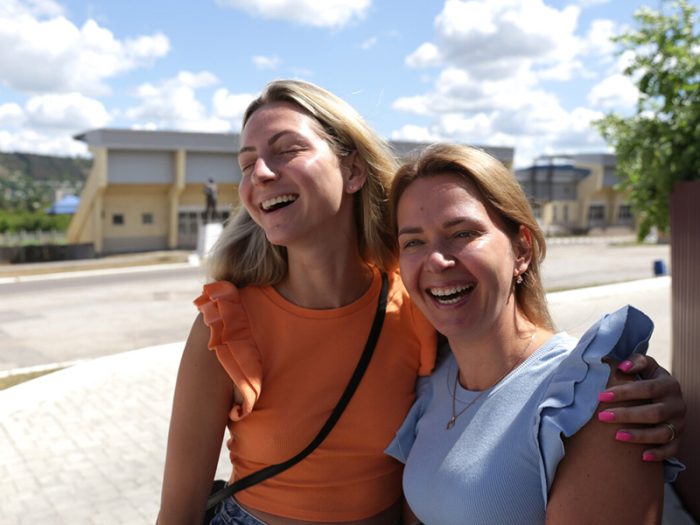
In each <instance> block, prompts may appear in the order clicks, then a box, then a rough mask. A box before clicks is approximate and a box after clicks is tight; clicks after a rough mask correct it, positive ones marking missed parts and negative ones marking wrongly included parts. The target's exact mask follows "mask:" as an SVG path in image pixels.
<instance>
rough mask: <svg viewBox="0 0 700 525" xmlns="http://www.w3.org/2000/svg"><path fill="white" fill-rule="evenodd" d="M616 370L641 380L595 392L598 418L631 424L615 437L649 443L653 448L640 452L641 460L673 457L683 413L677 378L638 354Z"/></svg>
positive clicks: (683, 422)
mask: <svg viewBox="0 0 700 525" xmlns="http://www.w3.org/2000/svg"><path fill="white" fill-rule="evenodd" d="M617 369H618V370H619V371H620V372H623V373H624V374H627V375H637V374H638V375H639V376H640V378H641V379H640V380H639V381H631V382H625V383H623V384H620V385H618V386H614V387H611V388H608V389H607V390H605V391H604V392H601V393H600V394H598V401H600V403H601V406H600V407H599V408H600V409H602V410H601V411H600V412H599V413H598V420H599V421H602V422H603V423H616V424H618V425H619V424H622V425H623V426H625V427H626V426H627V425H630V428H622V429H621V430H619V431H618V432H617V434H616V435H615V439H617V440H618V441H623V442H627V443H640V444H646V445H651V446H652V448H649V449H646V450H644V452H643V453H642V459H643V460H644V461H662V460H664V459H669V458H672V457H674V456H676V455H677V454H678V448H679V446H680V439H679V438H680V436H681V435H682V434H683V429H684V427H685V412H686V405H685V402H684V401H683V395H682V394H681V387H680V384H679V383H678V381H677V380H676V379H675V378H674V377H673V376H671V375H670V374H669V373H668V371H667V370H666V369H665V368H663V367H661V366H659V364H658V363H657V362H656V361H655V360H654V358H652V357H649V356H645V355H641V354H633V355H632V356H630V358H629V359H627V360H625V361H622V362H621V363H620V364H619V365H618V366H617ZM629 402H633V403H629ZM606 403H625V405H626V406H616V407H614V408H612V407H609V406H605V404H606ZM640 425H642V426H640Z"/></svg>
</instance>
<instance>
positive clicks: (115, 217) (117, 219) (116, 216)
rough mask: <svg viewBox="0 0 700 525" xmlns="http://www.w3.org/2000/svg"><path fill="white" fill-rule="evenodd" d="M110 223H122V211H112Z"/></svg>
mask: <svg viewBox="0 0 700 525" xmlns="http://www.w3.org/2000/svg"><path fill="white" fill-rule="evenodd" d="M112 224H113V225H114V226H123V225H124V214H123V213H113V214H112Z"/></svg>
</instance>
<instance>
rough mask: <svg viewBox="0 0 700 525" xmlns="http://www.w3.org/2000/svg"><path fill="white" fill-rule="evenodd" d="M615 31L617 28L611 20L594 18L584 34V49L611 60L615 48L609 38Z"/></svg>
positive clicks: (616, 31)
mask: <svg viewBox="0 0 700 525" xmlns="http://www.w3.org/2000/svg"><path fill="white" fill-rule="evenodd" d="M617 33H619V28H618V27H617V26H616V25H615V22H613V21H612V20H594V21H593V22H592V23H591V27H590V29H589V30H588V34H587V35H586V41H585V50H586V51H587V52H589V53H594V54H596V55H599V56H600V57H601V58H603V59H604V60H607V61H611V60H612V59H613V56H614V54H615V49H616V45H615V44H614V43H613V42H612V40H611V39H612V37H613V36H615V35H616V34H617Z"/></svg>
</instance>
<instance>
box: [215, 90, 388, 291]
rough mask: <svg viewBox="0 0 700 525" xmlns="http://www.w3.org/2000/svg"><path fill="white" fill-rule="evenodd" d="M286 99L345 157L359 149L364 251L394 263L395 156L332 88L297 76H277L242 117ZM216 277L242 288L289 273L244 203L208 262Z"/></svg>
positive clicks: (383, 264)
mask: <svg viewBox="0 0 700 525" xmlns="http://www.w3.org/2000/svg"><path fill="white" fill-rule="evenodd" d="M273 102H288V103H291V104H294V105H295V106H297V107H299V108H300V109H301V110H303V111H304V112H305V113H307V114H308V115H309V116H310V117H311V118H312V119H314V120H315V121H316V122H317V123H318V124H319V129H320V131H321V135H322V136H323V138H324V139H326V140H327V141H328V143H329V144H330V146H331V148H332V149H333V151H334V152H335V153H336V155H338V157H342V156H345V155H349V154H351V153H352V152H357V156H358V159H359V161H360V162H362V163H363V164H364V167H365V169H366V170H367V179H366V181H365V183H364V185H363V187H362V189H361V190H360V191H358V192H357V193H356V194H355V197H354V215H355V224H356V227H357V234H358V239H359V248H360V254H361V255H362V257H363V258H364V259H365V261H367V262H368V263H370V264H373V265H374V266H376V267H378V268H379V269H381V270H385V271H390V270H393V269H394V268H395V267H396V264H397V263H396V253H395V251H394V249H393V237H394V235H393V232H392V230H391V225H390V220H389V211H388V206H387V195H388V190H389V186H390V184H391V179H392V175H393V173H394V171H395V169H396V161H395V159H394V156H393V155H392V153H391V150H390V149H389V147H388V146H387V144H386V143H385V142H384V141H383V140H382V139H380V138H379V136H378V135H377V134H376V133H375V132H374V131H373V130H372V129H371V128H370V127H369V125H368V124H367V123H366V122H365V121H364V119H363V118H362V117H361V116H360V114H359V113H357V111H355V109H353V108H352V107H351V106H350V105H349V104H348V103H347V102H345V101H344V100H342V99H340V98H339V97H337V96H335V95H333V94H332V93H330V92H329V91H326V90H325V89H323V88H320V87H318V86H316V85H314V84H311V83H308V82H302V81H299V80H276V81H274V82H271V83H269V84H268V85H267V86H266V87H265V89H264V90H263V92H262V93H261V95H260V96H259V97H258V98H256V99H255V100H254V101H253V102H251V103H250V105H249V106H248V108H247V109H246V112H245V115H244V117H243V125H242V128H245V125H246V123H247V122H248V120H249V119H250V117H251V116H252V115H253V113H255V111H257V110H258V109H260V108H261V107H263V106H264V105H266V104H270V103H273ZM207 266H208V268H207V270H208V274H209V276H210V277H211V278H213V279H214V280H228V281H231V282H233V283H234V284H235V285H236V286H238V287H243V286H248V285H257V286H263V285H269V284H276V283H278V282H279V281H280V280H281V279H282V278H283V277H284V276H285V275H286V273H287V252H286V248H284V247H282V246H275V245H272V244H271V243H270V242H269V241H268V240H267V238H266V237H265V232H264V231H263V230H262V228H260V227H259V226H258V225H257V224H256V223H255V222H254V221H253V219H252V218H251V217H250V215H249V214H248V212H247V211H246V209H245V207H243V206H240V207H239V209H238V211H237V213H236V214H235V216H234V217H233V218H232V219H231V221H230V222H229V224H228V225H227V226H226V228H224V231H223V232H222V234H221V236H220V237H219V240H218V241H217V243H216V244H215V245H214V247H213V248H212V252H211V254H210V256H209V258H208V261H207Z"/></svg>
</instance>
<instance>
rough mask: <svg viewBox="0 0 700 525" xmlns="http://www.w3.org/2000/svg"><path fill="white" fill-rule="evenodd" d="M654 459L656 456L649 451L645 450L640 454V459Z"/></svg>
mask: <svg viewBox="0 0 700 525" xmlns="http://www.w3.org/2000/svg"><path fill="white" fill-rule="evenodd" d="M655 459H656V456H654V454H652V453H651V452H645V453H644V454H642V461H654V460H655Z"/></svg>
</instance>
